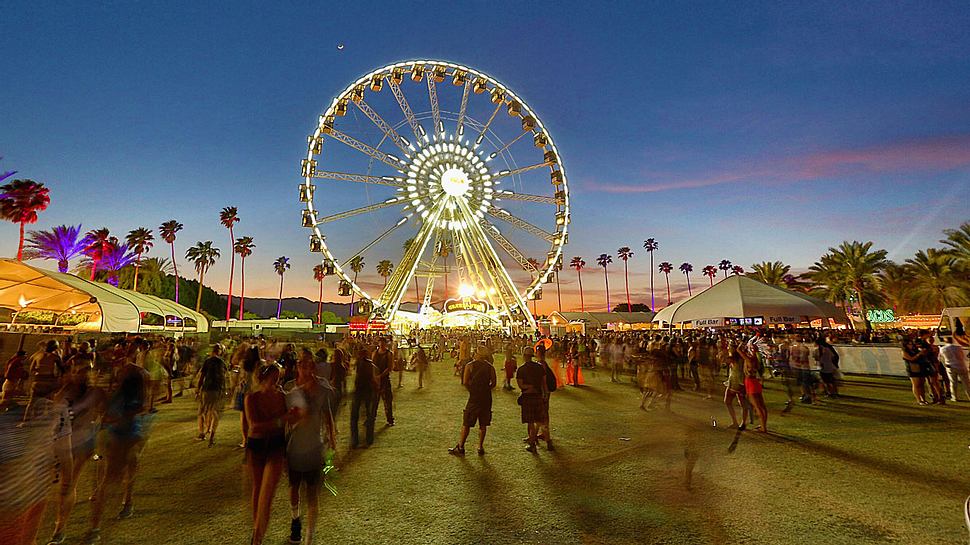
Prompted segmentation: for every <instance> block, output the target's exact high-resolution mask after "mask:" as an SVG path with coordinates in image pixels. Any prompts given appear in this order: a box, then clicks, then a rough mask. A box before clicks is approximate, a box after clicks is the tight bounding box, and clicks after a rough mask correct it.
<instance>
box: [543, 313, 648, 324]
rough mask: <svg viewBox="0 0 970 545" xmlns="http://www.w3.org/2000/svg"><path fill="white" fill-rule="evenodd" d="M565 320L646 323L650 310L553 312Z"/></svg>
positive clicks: (589, 322) (590, 322)
mask: <svg viewBox="0 0 970 545" xmlns="http://www.w3.org/2000/svg"><path fill="white" fill-rule="evenodd" d="M553 314H555V315H558V316H560V317H561V318H562V319H563V320H564V321H566V322H585V323H587V324H591V325H595V326H597V327H602V326H604V325H606V324H646V323H650V321H651V319H652V318H653V313H652V312H554V313H553Z"/></svg>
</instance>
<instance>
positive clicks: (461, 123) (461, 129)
mask: <svg viewBox="0 0 970 545" xmlns="http://www.w3.org/2000/svg"><path fill="white" fill-rule="evenodd" d="M471 85H472V83H471V81H466V82H465V88H464V89H462V91H461V108H460V109H459V110H458V125H457V127H458V128H457V130H458V136H461V135H463V134H465V110H466V109H467V108H468V91H469V90H471Z"/></svg>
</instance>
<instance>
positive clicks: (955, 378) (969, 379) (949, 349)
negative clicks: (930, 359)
mask: <svg viewBox="0 0 970 545" xmlns="http://www.w3.org/2000/svg"><path fill="white" fill-rule="evenodd" d="M940 356H941V357H942V358H943V363H944V365H946V369H947V372H948V373H949V375H950V395H951V397H950V399H952V400H953V401H960V400H959V399H958V397H957V390H958V389H959V388H963V393H964V395H965V396H966V398H967V400H970V389H968V386H967V385H968V383H970V372H968V370H967V355H966V353H965V352H964V351H963V347H961V346H960V345H958V344H954V342H953V337H944V338H943V346H942V347H941V348H940Z"/></svg>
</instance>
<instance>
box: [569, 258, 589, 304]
mask: <svg viewBox="0 0 970 545" xmlns="http://www.w3.org/2000/svg"><path fill="white" fill-rule="evenodd" d="M569 266H570V267H572V268H574V269H576V277H577V278H579V308H580V310H582V311H583V312H586V302H585V301H583V268H584V267H586V262H585V261H583V258H581V257H579V256H576V257H574V258H572V260H571V261H570V262H569Z"/></svg>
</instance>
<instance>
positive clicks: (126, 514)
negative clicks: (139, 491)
mask: <svg viewBox="0 0 970 545" xmlns="http://www.w3.org/2000/svg"><path fill="white" fill-rule="evenodd" d="M134 514H135V510H134V509H132V507H131V504H130V503H126V504H124V505H123V506H121V511H119V512H118V518H119V519H130V518H131V517H132V516H133V515H134Z"/></svg>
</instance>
